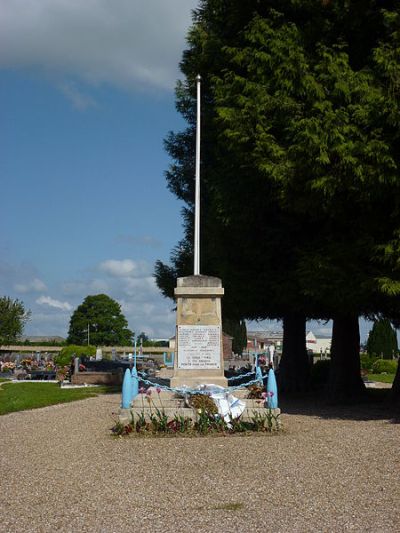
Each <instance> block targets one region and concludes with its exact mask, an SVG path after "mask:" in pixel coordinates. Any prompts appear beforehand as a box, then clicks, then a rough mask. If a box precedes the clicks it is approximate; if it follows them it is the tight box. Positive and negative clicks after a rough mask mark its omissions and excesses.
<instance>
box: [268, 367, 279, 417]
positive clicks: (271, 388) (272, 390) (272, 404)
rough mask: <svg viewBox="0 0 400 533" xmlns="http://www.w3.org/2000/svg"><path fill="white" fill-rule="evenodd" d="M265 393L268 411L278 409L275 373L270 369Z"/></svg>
mask: <svg viewBox="0 0 400 533" xmlns="http://www.w3.org/2000/svg"><path fill="white" fill-rule="evenodd" d="M267 393H269V394H268V400H267V403H268V407H269V408H270V409H277V408H278V386H277V384H276V378H275V372H274V370H273V369H272V368H270V370H269V372H268V380H267Z"/></svg>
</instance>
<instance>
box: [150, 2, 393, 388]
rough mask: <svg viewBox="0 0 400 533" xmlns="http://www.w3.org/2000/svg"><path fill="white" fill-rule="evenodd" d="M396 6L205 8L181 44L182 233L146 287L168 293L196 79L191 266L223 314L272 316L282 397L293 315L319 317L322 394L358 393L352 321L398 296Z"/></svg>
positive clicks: (175, 170) (180, 268) (300, 324)
mask: <svg viewBox="0 0 400 533" xmlns="http://www.w3.org/2000/svg"><path fill="white" fill-rule="evenodd" d="M382 8H386V11H383V9H382ZM398 11H399V8H397V7H396V8H394V4H393V2H391V1H389V0H387V1H382V2H380V3H379V5H377V3H376V2H375V1H374V0H368V1H367V2H363V3H361V2H344V1H339V0H338V1H332V2H325V1H323V2H316V1H310V0H300V1H299V0H285V1H282V0H279V1H278V0H276V1H273V0H270V1H266V2H257V1H256V0H254V1H241V2H238V1H234V0H233V1H232V2H229V3H226V2H223V1H221V0H220V1H218V0H208V1H203V2H201V4H200V8H199V9H198V10H197V11H196V14H195V19H194V22H195V24H194V26H193V28H192V30H191V32H190V34H189V49H188V50H187V51H186V52H185V54H184V57H183V61H182V63H181V68H182V71H183V73H184V75H185V76H186V83H185V84H180V85H179V86H178V90H177V100H178V109H179V110H180V111H181V112H182V114H183V116H184V117H185V118H186V119H187V121H188V123H189V127H188V128H187V130H186V131H185V132H183V133H181V134H171V135H170V136H169V138H168V139H167V149H168V151H169V153H170V154H171V156H172V157H173V158H174V160H175V163H174V164H173V165H171V168H170V171H169V172H168V173H167V179H168V183H169V187H170V189H171V190H172V191H173V192H174V193H175V194H176V195H177V196H178V197H179V198H180V199H182V200H183V201H184V202H185V203H186V204H187V208H186V209H185V211H184V227H185V239H184V241H182V243H180V244H179V246H178V247H177V248H176V249H175V250H174V251H173V254H172V256H171V261H172V266H171V267H170V266H166V265H163V264H162V263H157V266H156V275H157V282H158V284H159V286H160V287H161V288H162V289H163V292H164V294H166V295H171V294H172V289H173V286H174V283H173V279H174V276H176V275H177V274H180V275H182V274H183V273H184V272H185V271H187V269H188V267H189V268H190V264H189V260H190V258H191V252H192V239H191V235H192V208H193V198H194V194H193V173H194V172H193V146H194V142H193V133H194V129H193V124H194V92H193V91H194V83H191V82H192V80H194V78H195V75H196V74H197V73H198V72H200V74H202V75H203V94H204V96H203V117H202V123H203V125H204V129H203V161H202V176H203V182H202V186H203V189H202V191H203V204H202V205H203V206H205V212H204V210H203V217H204V218H203V229H202V235H203V242H202V248H203V251H204V255H205V257H206V262H205V263H204V266H206V267H207V271H208V272H209V273H213V274H216V275H219V276H220V277H222V279H223V280H224V286H225V288H226V298H225V299H224V308H225V309H226V310H228V312H229V316H236V317H243V316H245V317H248V318H267V317H269V318H283V319H284V346H283V351H284V355H283V358H282V368H281V375H282V376H283V377H284V378H285V381H286V383H289V384H290V386H289V387H288V388H289V389H290V388H292V389H293V390H295V389H296V388H301V385H302V383H306V382H307V379H308V376H307V373H308V368H307V364H308V363H307V357H306V350H305V340H304V337H305V319H306V317H309V318H311V317H315V318H330V317H333V318H334V329H333V343H332V365H331V369H332V371H331V378H330V390H331V394H332V395H333V396H335V397H338V396H339V394H341V395H343V396H349V395H352V394H361V393H362V392H363V390H364V386H363V383H362V381H361V378H360V373H359V368H360V362H359V329H358V316H359V315H360V314H364V315H373V314H375V313H377V312H379V311H382V310H383V309H384V308H385V307H387V306H390V305H391V304H390V303H389V302H390V300H391V299H392V297H393V296H394V295H396V294H398V293H399V290H400V286H399V273H398V272H396V267H395V266H393V264H394V265H396V264H398V257H399V253H398V250H399V249H400V246H399V244H398V243H399V239H398V238H397V235H396V229H398V228H397V226H396V220H397V219H396V213H398V211H399V210H398V208H399V205H398V200H397V198H399V194H398V192H399V191H398V187H399V180H398V171H397V169H398V163H399V162H398V156H397V154H398V153H399V150H398V146H397V144H398V140H397V139H398V130H399V129H398V127H397V126H398V122H399V120H398V92H397V91H398V86H400V84H398V79H399V76H398V71H400V69H397V64H398V57H399V54H398V53H397V51H396V50H398V48H396V46H397V43H398V36H399V35H400V32H399V31H397V37H396V36H395V35H394V34H395V32H394V30H393V28H396V24H397V27H398V18H396V15H398ZM391 32H392V33H391ZM396 39H397V41H396ZM392 41H393V42H392ZM388 81H390V83H388ZM389 88H390V89H389ZM388 92H391V93H392V94H390V95H389V94H388ZM393 95H394V96H393ZM387 102H390V105H389V104H387ZM388 213H391V216H388ZM238 252H239V253H238Z"/></svg>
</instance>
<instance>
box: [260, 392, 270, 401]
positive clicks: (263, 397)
mask: <svg viewBox="0 0 400 533" xmlns="http://www.w3.org/2000/svg"><path fill="white" fill-rule="evenodd" d="M267 396H268V392H263V393H262V394H261V398H262V399H263V400H265V398H266V397H267Z"/></svg>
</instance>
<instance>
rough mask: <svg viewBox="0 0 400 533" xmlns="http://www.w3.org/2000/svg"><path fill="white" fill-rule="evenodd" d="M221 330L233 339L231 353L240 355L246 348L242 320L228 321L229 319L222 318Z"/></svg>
mask: <svg viewBox="0 0 400 533" xmlns="http://www.w3.org/2000/svg"><path fill="white" fill-rule="evenodd" d="M222 329H223V331H224V333H227V334H228V335H230V336H231V337H233V340H232V351H233V353H235V354H238V355H242V353H243V350H244V349H245V348H246V346H247V328H246V322H245V321H244V320H230V319H229V318H223V321H222Z"/></svg>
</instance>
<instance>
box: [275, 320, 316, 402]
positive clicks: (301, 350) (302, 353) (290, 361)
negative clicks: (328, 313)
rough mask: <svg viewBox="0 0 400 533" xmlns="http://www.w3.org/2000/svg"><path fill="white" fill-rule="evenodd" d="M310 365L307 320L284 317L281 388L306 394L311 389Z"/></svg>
mask: <svg viewBox="0 0 400 533" xmlns="http://www.w3.org/2000/svg"><path fill="white" fill-rule="evenodd" d="M309 381H310V365H309V360H308V355H307V349H306V318H305V316H303V315H301V314H294V313H293V314H288V315H285V316H284V317H283V348H282V359H281V362H280V365H279V388H280V390H281V391H284V392H290V393H292V392H295V393H296V392H304V391H306V390H307V389H308V387H309Z"/></svg>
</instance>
